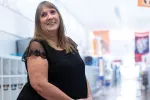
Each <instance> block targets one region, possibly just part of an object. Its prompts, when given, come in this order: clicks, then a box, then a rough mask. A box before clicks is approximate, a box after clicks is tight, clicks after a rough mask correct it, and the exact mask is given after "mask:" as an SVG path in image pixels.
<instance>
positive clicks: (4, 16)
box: [0, 4, 34, 54]
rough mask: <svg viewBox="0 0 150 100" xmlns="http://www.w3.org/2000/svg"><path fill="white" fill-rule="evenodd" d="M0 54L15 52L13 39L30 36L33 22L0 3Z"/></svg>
mask: <svg viewBox="0 0 150 100" xmlns="http://www.w3.org/2000/svg"><path fill="white" fill-rule="evenodd" d="M0 12H1V13H0V16H1V17H0V41H1V42H0V47H1V49H0V54H2V53H3V54H5V53H6V54H11V53H15V51H16V49H15V47H16V42H15V40H17V39H21V38H25V37H29V36H32V34H33V31H34V30H33V26H34V24H33V22H32V21H31V20H29V19H27V18H25V17H23V16H22V15H20V14H17V13H15V12H13V11H12V10H10V9H8V8H7V7H4V6H3V5H1V4H0Z"/></svg>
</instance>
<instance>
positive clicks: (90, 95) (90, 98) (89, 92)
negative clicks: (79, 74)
mask: <svg viewBox="0 0 150 100" xmlns="http://www.w3.org/2000/svg"><path fill="white" fill-rule="evenodd" d="M86 82H87V89H88V100H92V92H91V88H90V84H89V82H88V80H87V78H86Z"/></svg>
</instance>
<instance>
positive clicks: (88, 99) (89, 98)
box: [77, 97, 93, 100]
mask: <svg viewBox="0 0 150 100" xmlns="http://www.w3.org/2000/svg"><path fill="white" fill-rule="evenodd" d="M77 100H93V99H92V97H88V98H85V99H77Z"/></svg>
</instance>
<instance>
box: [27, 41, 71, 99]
mask: <svg viewBox="0 0 150 100" xmlns="http://www.w3.org/2000/svg"><path fill="white" fill-rule="evenodd" d="M30 49H31V50H32V51H34V50H37V49H38V51H40V52H41V53H43V52H44V49H43V47H42V45H41V44H40V43H38V42H32V44H31V47H30ZM27 70H28V74H29V80H30V83H31V86H32V87H33V88H34V89H35V90H36V92H37V93H38V94H39V95H41V96H42V97H43V98H45V99H46V100H72V98H70V97H69V96H67V95H66V94H65V93H64V92H62V91H61V90H60V89H59V88H57V87H56V86H54V85H52V84H51V83H49V82H48V61H47V59H46V58H42V57H41V56H37V55H34V54H32V55H31V56H29V57H28V59H27Z"/></svg>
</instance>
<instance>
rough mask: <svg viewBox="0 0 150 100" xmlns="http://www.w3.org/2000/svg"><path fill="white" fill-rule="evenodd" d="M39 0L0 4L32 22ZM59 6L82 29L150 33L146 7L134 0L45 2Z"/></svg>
mask: <svg viewBox="0 0 150 100" xmlns="http://www.w3.org/2000/svg"><path fill="white" fill-rule="evenodd" d="M40 1H43V0H0V4H1V3H3V4H4V5H5V6H8V7H9V8H11V9H13V10H15V11H16V12H18V13H21V14H23V15H24V16H26V17H27V18H29V19H31V20H34V14H35V9H36V7H37V4H38V3H39V2H40ZM49 1H52V2H54V1H55V2H54V3H56V4H60V5H61V6H63V7H64V8H65V9H66V10H67V11H68V12H70V13H71V14H72V15H73V16H74V17H75V18H76V19H77V20H78V21H79V22H80V23H81V24H82V25H83V26H84V27H85V28H86V29H88V30H95V29H118V28H121V27H123V28H129V29H131V30H144V31H145V30H150V8H144V7H138V6H137V0H49Z"/></svg>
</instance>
